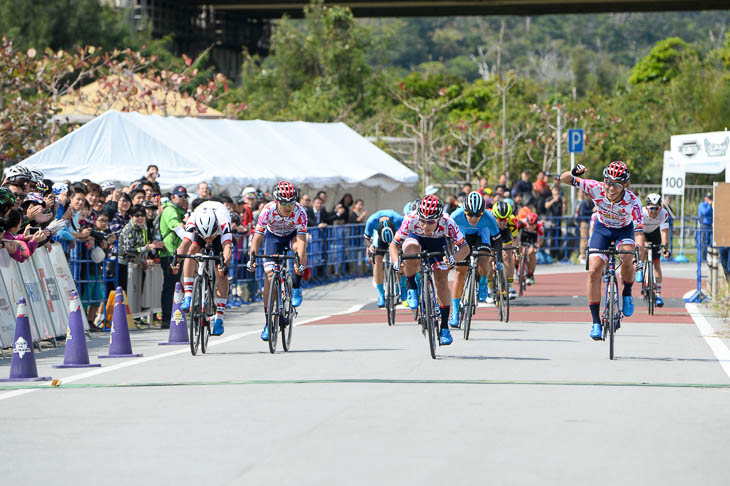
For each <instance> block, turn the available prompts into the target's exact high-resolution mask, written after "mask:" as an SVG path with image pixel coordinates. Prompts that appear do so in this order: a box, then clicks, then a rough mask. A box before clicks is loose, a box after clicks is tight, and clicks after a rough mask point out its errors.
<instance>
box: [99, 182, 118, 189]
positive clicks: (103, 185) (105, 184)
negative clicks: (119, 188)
mask: <svg viewBox="0 0 730 486" xmlns="http://www.w3.org/2000/svg"><path fill="white" fill-rule="evenodd" d="M99 185H100V186H101V190H102V191H108V190H110V189H114V187H115V184H114V182H112V181H104V182H102V183H101V184H99Z"/></svg>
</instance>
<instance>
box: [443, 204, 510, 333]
mask: <svg viewBox="0 0 730 486" xmlns="http://www.w3.org/2000/svg"><path fill="white" fill-rule="evenodd" d="M485 208H486V203H485V202H484V196H482V195H481V194H479V193H478V192H476V191H474V192H471V193H469V195H468V196H467V197H466V200H465V201H464V207H463V208H459V209H457V210H456V211H454V212H453V213H451V219H453V220H454V223H456V225H457V226H458V227H459V230H460V231H461V232H462V233H464V235H465V236H466V242H467V243H468V244H469V253H468V254H467V255H466V258H468V257H469V256H470V255H471V252H472V251H479V250H480V249H483V248H486V249H491V248H494V255H499V254H500V253H501V252H502V238H501V232H500V231H499V228H498V227H497V221H496V220H495V219H494V216H492V214H491V213H490V212H489V211H485ZM500 259H501V257H500ZM477 266H478V270H479V275H481V276H482V277H489V274H490V273H492V266H493V262H492V257H485V256H482V257H479V258H478V259H477ZM466 268H467V267H466V265H465V264H464V262H460V263H459V264H458V265H457V267H456V275H455V277H454V287H453V289H454V292H453V298H452V299H451V318H450V319H449V325H450V326H451V327H459V304H461V295H462V294H463V293H464V279H465V278H466ZM479 292H480V293H482V292H483V293H484V294H486V292H487V289H486V285H485V286H484V289H483V290H482V285H481V282H480V285H479ZM485 299H486V295H485Z"/></svg>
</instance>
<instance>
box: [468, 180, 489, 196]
mask: <svg viewBox="0 0 730 486" xmlns="http://www.w3.org/2000/svg"><path fill="white" fill-rule="evenodd" d="M488 186H489V180H488V179H487V178H486V177H482V178H480V179H479V190H478V191H477V192H479V194H481V195H482V196H484V197H485V198H486V197H487V196H491V195H492V189H491V188H490V187H488ZM467 194H468V193H467Z"/></svg>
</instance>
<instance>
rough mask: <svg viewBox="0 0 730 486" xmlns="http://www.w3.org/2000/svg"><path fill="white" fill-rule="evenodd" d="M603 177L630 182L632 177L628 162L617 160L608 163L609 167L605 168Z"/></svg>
mask: <svg viewBox="0 0 730 486" xmlns="http://www.w3.org/2000/svg"><path fill="white" fill-rule="evenodd" d="M603 178H604V179H608V180H611V181H616V182H628V180H629V179H631V172H629V168H628V167H627V166H626V164H624V163H623V162H621V161H620V160H617V161H615V162H611V163H610V164H608V167H606V168H605V169H603Z"/></svg>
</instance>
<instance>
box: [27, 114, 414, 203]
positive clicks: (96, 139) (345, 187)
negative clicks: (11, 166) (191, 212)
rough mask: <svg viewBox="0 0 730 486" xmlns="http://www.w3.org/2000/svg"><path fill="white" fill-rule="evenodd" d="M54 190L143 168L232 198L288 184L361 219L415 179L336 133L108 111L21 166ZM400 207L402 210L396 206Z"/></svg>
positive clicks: (410, 190)
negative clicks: (358, 203)
mask: <svg viewBox="0 0 730 486" xmlns="http://www.w3.org/2000/svg"><path fill="white" fill-rule="evenodd" d="M21 164H22V165H28V166H33V167H37V168H39V169H40V170H42V171H43V173H44V175H45V176H46V177H47V178H49V179H53V180H56V181H59V180H65V179H70V180H72V181H75V180H81V179H83V178H88V179H91V180H93V181H95V182H101V181H118V182H120V183H122V184H129V183H130V182H132V181H134V180H136V179H139V178H140V177H142V176H143V175H144V173H145V169H146V168H147V166H148V165H149V164H155V165H157V166H158V167H159V169H160V178H159V179H158V182H159V183H160V185H161V186H162V187H163V189H164V188H167V189H169V188H171V187H172V186H174V185H178V184H181V185H184V186H186V187H187V188H188V190H194V189H195V187H196V186H197V184H198V183H199V182H201V181H206V182H209V183H211V184H213V186H214V189H215V191H216V193H218V194H220V193H223V192H227V193H228V194H230V195H232V196H236V195H238V194H239V193H240V191H241V189H242V188H243V187H245V186H249V185H250V186H255V187H258V188H261V189H264V190H267V189H269V188H270V187H271V186H272V185H273V184H275V183H276V181H278V180H280V179H287V180H290V181H291V182H293V183H294V184H296V185H299V186H301V187H303V189H304V190H306V191H309V190H312V191H316V190H319V189H326V190H328V192H329V195H330V199H329V201H328V206H331V205H332V201H333V200H334V199H336V198H339V196H340V195H341V194H342V193H344V192H351V193H352V195H353V196H354V197H355V198H356V199H357V198H358V197H361V198H363V199H365V200H366V205H367V206H368V207H367V208H366V209H368V210H369V211H374V210H376V209H379V208H382V207H394V208H398V207H402V206H403V203H404V202H405V201H407V200H410V199H413V198H414V197H415V193H416V191H417V187H416V186H417V183H418V176H417V175H416V173H414V172H413V171H411V170H409V169H408V168H407V167H405V166H404V165H403V164H401V163H400V162H398V161H397V160H395V159H394V158H393V157H391V156H390V155H388V154H387V153H385V152H383V151H382V150H380V149H379V148H378V147H376V146H375V145H373V144H372V143H370V142H369V141H367V140H366V139H365V138H364V137H362V136H360V135H359V134H358V133H356V132H355V131H353V130H352V129H350V128H349V127H348V126H347V125H345V124H343V123H307V122H268V121H259V120H256V121H238V120H222V119H221V120H209V119H208V120H206V119H200V118H165V117H161V116H156V115H140V114H138V113H120V112H116V111H108V112H106V113H104V114H103V115H101V116H99V117H97V118H95V119H94V120H92V121H91V122H89V123H87V124H86V125H84V126H82V127H81V128H79V129H78V130H76V131H74V132H71V133H70V134H69V135H67V136H65V137H63V138H62V139H61V140H58V141H57V142H55V143H53V144H52V145H50V146H48V147H46V148H45V149H43V150H41V151H39V152H38V153H36V154H34V155H32V156H31V157H29V158H28V159H26V160H24V161H23V162H21ZM398 204H400V206H398Z"/></svg>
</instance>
